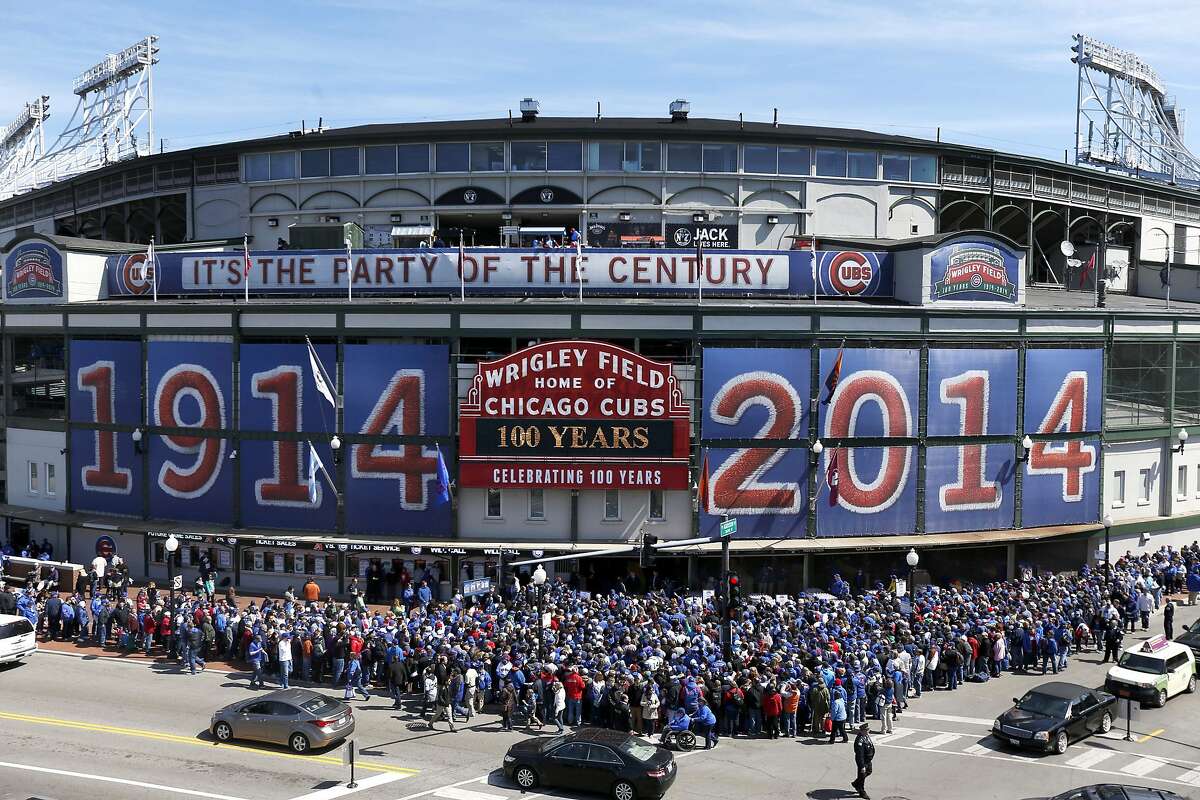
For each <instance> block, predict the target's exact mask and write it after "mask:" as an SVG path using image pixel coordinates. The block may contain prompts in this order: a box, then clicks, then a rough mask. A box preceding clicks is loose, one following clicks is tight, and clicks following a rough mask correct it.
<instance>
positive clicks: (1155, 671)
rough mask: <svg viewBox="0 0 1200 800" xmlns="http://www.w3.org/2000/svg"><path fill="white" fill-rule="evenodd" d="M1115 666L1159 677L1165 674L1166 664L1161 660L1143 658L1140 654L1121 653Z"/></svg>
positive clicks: (1148, 657) (1149, 657)
mask: <svg viewBox="0 0 1200 800" xmlns="http://www.w3.org/2000/svg"><path fill="white" fill-rule="evenodd" d="M1117 666H1119V667H1122V668H1123V669H1131V670H1133V671H1134V672H1147V673H1149V674H1151V675H1161V674H1163V673H1164V672H1166V666H1167V662H1166V661H1163V660H1162V659H1161V658H1152V657H1151V656H1144V655H1142V654H1141V653H1122V654H1121V660H1120V661H1118V662H1117Z"/></svg>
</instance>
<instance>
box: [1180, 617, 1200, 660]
mask: <svg viewBox="0 0 1200 800" xmlns="http://www.w3.org/2000/svg"><path fill="white" fill-rule="evenodd" d="M1175 641H1176V642H1178V643H1179V644H1181V645H1183V646H1184V647H1189V648H1191V650H1192V655H1193V656H1194V657H1195V658H1196V660H1197V661H1200V625H1184V626H1183V633H1181V634H1179V635H1178V636H1176V637H1175Z"/></svg>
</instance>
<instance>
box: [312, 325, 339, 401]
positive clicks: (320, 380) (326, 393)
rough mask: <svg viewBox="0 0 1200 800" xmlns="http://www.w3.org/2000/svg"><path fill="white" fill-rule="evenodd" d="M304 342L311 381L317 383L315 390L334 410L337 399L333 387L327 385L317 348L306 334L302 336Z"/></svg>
mask: <svg viewBox="0 0 1200 800" xmlns="http://www.w3.org/2000/svg"><path fill="white" fill-rule="evenodd" d="M304 342H305V344H307V345H308V365H309V367H311V368H312V374H313V381H314V382H316V384H317V391H318V392H320V393H321V395H322V396H323V397H324V398H325V399H326V400H328V401H329V405H331V406H333V407H334V409H335V410H336V409H337V400H335V399H334V396H333V387H332V386H330V385H329V381H328V380H327V377H326V375H325V367H324V366H323V365H322V364H321V358H320V357H319V356H318V355H317V348H315V347H313V343H312V340H311V339H309V338H308V337H307V336H305V337H304Z"/></svg>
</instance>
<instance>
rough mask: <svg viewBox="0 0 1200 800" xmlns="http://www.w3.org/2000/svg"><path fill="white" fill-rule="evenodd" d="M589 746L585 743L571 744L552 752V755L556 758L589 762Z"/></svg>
mask: <svg viewBox="0 0 1200 800" xmlns="http://www.w3.org/2000/svg"><path fill="white" fill-rule="evenodd" d="M587 752H588V746H587V745H586V744H584V743H583V742H570V743H568V744H564V745H563V746H562V747H559V748H558V749H556V750H554V751H552V752H551V753H550V755H552V756H554V757H555V758H569V759H571V760H573V761H586V760H587Z"/></svg>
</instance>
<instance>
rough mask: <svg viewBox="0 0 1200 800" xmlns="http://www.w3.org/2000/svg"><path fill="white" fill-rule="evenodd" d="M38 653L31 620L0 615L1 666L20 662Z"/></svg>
mask: <svg viewBox="0 0 1200 800" xmlns="http://www.w3.org/2000/svg"><path fill="white" fill-rule="evenodd" d="M36 652H37V637H36V636H35V635H34V632H33V625H31V624H29V620H27V619H25V618H24V617H15V616H10V615H8V614H0V664H8V663H10V662H13V661H20V660H21V659H23V658H28V657H29V656H31V655H33V654H34V653H36Z"/></svg>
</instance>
